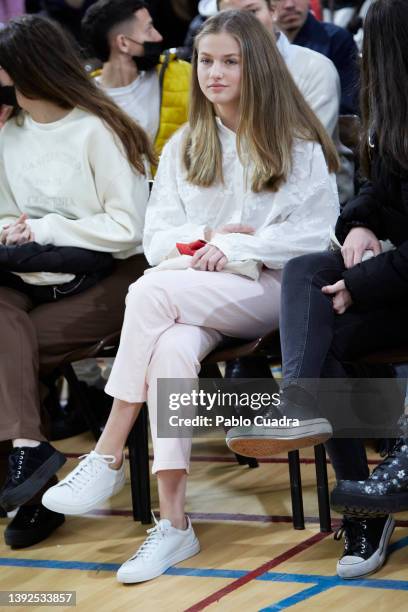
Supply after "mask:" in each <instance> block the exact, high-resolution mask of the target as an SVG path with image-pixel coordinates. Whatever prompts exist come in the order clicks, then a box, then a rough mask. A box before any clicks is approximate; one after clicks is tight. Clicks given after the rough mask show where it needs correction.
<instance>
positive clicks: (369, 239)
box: [341, 227, 381, 269]
mask: <svg viewBox="0 0 408 612" xmlns="http://www.w3.org/2000/svg"><path fill="white" fill-rule="evenodd" d="M365 251H373V253H374V255H379V254H380V253H381V244H380V243H379V241H378V239H377V237H376V235H375V234H374V233H373V232H372V231H371V230H369V229H367V228H366V227H353V229H352V230H350V232H349V233H348V234H347V238H346V239H345V241H344V244H343V246H342V247H341V254H342V255H343V260H344V265H345V266H346V268H347V269H348V268H352V267H353V266H355V265H357V264H359V263H361V260H362V259H363V255H364V253H365Z"/></svg>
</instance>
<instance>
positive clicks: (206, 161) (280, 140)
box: [183, 11, 339, 192]
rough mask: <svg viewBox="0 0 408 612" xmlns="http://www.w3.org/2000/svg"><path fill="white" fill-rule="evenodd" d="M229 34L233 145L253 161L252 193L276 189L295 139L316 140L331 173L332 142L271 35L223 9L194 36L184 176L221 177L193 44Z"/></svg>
mask: <svg viewBox="0 0 408 612" xmlns="http://www.w3.org/2000/svg"><path fill="white" fill-rule="evenodd" d="M223 32H225V33H228V34H230V35H231V36H233V37H234V38H235V40H236V41H237V42H238V44H239V46H240V49H241V62H242V79H241V96H240V103H239V117H240V119H239V125H238V129H237V150H238V155H239V158H240V160H241V162H242V163H243V165H245V166H247V165H248V159H249V160H251V162H252V167H253V173H252V177H251V187H252V190H253V191H254V192H260V191H262V190H269V191H278V189H279V187H280V186H281V185H282V183H284V182H285V181H286V179H287V177H288V176H289V174H290V172H291V166H292V146H293V140H294V138H300V139H303V140H309V141H315V142H318V143H320V144H321V146H322V149H323V153H324V156H325V158H326V163H327V166H328V169H329V171H330V172H335V171H337V170H338V167H339V161H338V157H337V153H336V150H335V148H334V145H333V142H332V140H331V138H330V137H329V135H328V134H327V132H326V130H325V129H324V127H323V126H322V124H321V123H320V121H319V119H318V118H317V117H316V115H315V114H314V112H313V111H312V110H311V109H310V107H309V105H308V104H307V102H306V101H305V100H304V98H303V96H302V94H301V93H300V92H299V90H298V88H297V86H296V85H295V83H294V81H293V79H292V77H291V75H290V74H289V71H288V69H287V68H286V65H285V62H284V60H283V59H282V57H281V55H280V53H279V51H278V48H277V46H276V41H275V37H274V35H273V34H271V33H269V32H268V31H267V30H266V28H265V27H264V26H263V25H262V24H261V23H260V22H259V21H258V20H257V19H256V18H255V17H254V16H253V15H252V14H250V13H248V12H247V11H222V12H220V13H219V14H218V15H215V16H214V17H212V18H211V19H209V20H208V21H206V23H205V25H204V27H203V29H202V30H201V32H200V33H199V35H198V36H197V37H196V39H195V44H194V52H193V58H192V65H193V71H192V73H193V74H192V86H191V103H190V114H189V127H188V129H187V132H186V138H185V140H184V149H183V159H184V164H185V167H186V169H187V180H188V181H190V182H191V183H193V184H195V185H200V186H202V187H208V186H210V185H212V184H213V183H214V182H216V181H222V180H223V175H222V151H221V143H220V140H219V136H218V130H217V124H216V120H215V111H214V107H213V105H212V103H211V102H210V101H209V100H208V98H206V96H205V95H204V94H203V92H202V91H201V89H200V86H199V83H198V77H197V63H198V60H197V58H198V48H199V45H200V41H201V40H202V39H203V38H204V37H205V36H207V35H208V34H220V33H223Z"/></svg>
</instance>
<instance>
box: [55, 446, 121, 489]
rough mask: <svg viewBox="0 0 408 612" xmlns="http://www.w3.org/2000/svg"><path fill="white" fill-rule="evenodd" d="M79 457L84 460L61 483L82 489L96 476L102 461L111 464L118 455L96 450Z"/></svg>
mask: <svg viewBox="0 0 408 612" xmlns="http://www.w3.org/2000/svg"><path fill="white" fill-rule="evenodd" d="M79 459H82V461H80V463H79V464H78V465H77V467H76V468H75V469H74V470H72V472H70V474H68V476H66V477H65V478H64V480H61V482H60V483H59V484H60V485H63V484H64V485H68V486H69V487H71V488H72V489H82V488H83V487H84V486H85V485H87V484H89V481H90V480H93V479H94V478H95V476H96V475H97V473H98V472H99V468H100V464H101V463H104V464H108V465H111V464H112V463H115V462H116V457H114V456H113V455H100V454H99V453H97V452H95V451H91V452H90V453H89V454H86V455H81V456H80V457H79Z"/></svg>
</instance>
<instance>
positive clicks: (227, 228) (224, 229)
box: [205, 223, 255, 242]
mask: <svg viewBox="0 0 408 612" xmlns="http://www.w3.org/2000/svg"><path fill="white" fill-rule="evenodd" d="M254 233H255V228H253V227H251V226H250V225H244V224H242V223H228V224H227V225H221V226H220V227H216V228H215V229H213V230H212V229H209V230H206V232H205V234H206V235H205V239H206V240H207V242H211V240H212V239H213V238H214V236H215V234H254Z"/></svg>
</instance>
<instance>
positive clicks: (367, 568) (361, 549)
mask: <svg viewBox="0 0 408 612" xmlns="http://www.w3.org/2000/svg"><path fill="white" fill-rule="evenodd" d="M394 527H395V521H394V519H393V517H392V516H384V517H382V518H373V519H371V518H355V517H344V519H343V524H342V526H341V527H340V529H338V530H337V531H336V533H335V535H334V539H335V540H340V538H341V536H342V535H343V534H344V553H343V556H342V557H341V558H340V559H339V561H338V563H337V575H338V576H340V578H344V579H346V580H347V579H351V578H361V577H362V576H367V575H368V574H372V573H374V572H376V571H377V570H379V569H380V567H382V566H383V564H384V561H385V559H386V555H387V547H388V543H389V541H390V538H391V536H392V532H393V531H394Z"/></svg>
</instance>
